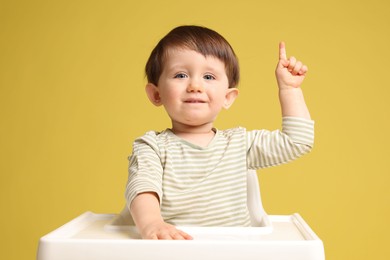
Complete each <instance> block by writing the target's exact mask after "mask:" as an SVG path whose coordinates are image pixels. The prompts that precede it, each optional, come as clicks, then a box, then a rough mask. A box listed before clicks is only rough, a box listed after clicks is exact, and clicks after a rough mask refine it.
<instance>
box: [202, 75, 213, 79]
mask: <svg viewBox="0 0 390 260" xmlns="http://www.w3.org/2000/svg"><path fill="white" fill-rule="evenodd" d="M203 78H204V79H206V80H213V79H215V77H214V76H213V75H211V74H206V75H204V76H203Z"/></svg>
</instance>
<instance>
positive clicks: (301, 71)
mask: <svg viewBox="0 0 390 260" xmlns="http://www.w3.org/2000/svg"><path fill="white" fill-rule="evenodd" d="M308 70H309V69H308V68H307V66H306V65H303V66H302V68H301V70H300V71H299V72H298V75H305V74H306V72H307V71H308Z"/></svg>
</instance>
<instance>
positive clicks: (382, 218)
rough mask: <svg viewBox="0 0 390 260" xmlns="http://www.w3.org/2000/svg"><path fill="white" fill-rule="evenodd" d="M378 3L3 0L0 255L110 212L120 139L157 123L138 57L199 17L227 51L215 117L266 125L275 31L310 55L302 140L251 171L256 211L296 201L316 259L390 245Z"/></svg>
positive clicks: (25, 252) (385, 56) (275, 113)
mask: <svg viewBox="0 0 390 260" xmlns="http://www.w3.org/2000/svg"><path fill="white" fill-rule="evenodd" d="M389 12H390V4H389V2H388V1H385V0H382V1H380V0H370V1H368V0H364V1H342V0H329V1H320V0H312V1H302V0H298V1H284V0H281V1H245V0H243V1H230V2H229V1H226V0H220V1H210V0H199V1H157V0H156V1H149V0H143V1H108V0H107V1H100V0H91V1H85V0H67V1H65V0H64V1H43V0H37V1H27V0H20V1H5V0H2V1H1V2H0V118H1V128H0V131H1V134H0V147H1V149H0V151H1V154H0V158H1V163H0V174H1V177H0V178H1V179H0V185H1V186H0V200H1V204H0V205H1V214H0V223H1V231H0V234H1V235H0V245H1V248H2V249H1V251H0V258H1V259H7V260H12V259H15V260H16V259H18V260H20V259H34V258H35V254H36V249H37V245H38V239H39V238H40V237H41V236H43V235H45V234H47V233H48V232H50V231H52V230H54V229H55V228H57V227H59V226H60V225H62V224H64V223H66V222H68V221H69V220H71V219H73V218H74V217H76V216H78V215H80V214H81V213H83V212H85V211H89V210H90V211H93V212H97V213H117V212H119V211H120V210H121V208H122V206H123V205H124V196H123V192H124V186H125V182H126V179H127V156H128V155H129V154H130V152H131V144H132V141H133V139H134V138H135V137H137V136H140V135H142V134H143V133H144V132H145V131H147V130H151V129H153V130H161V129H164V128H165V127H168V126H169V120H168V118H167V117H166V116H165V112H164V111H163V109H160V108H155V107H153V106H152V105H151V104H150V103H149V101H148V100H147V98H146V95H145V94H144V85H145V79H144V74H143V68H144V64H145V62H146V59H147V57H148V55H149V53H150V51H151V49H152V48H153V47H154V45H155V44H156V43H157V41H158V40H159V39H160V38H161V37H162V36H163V35H165V34H166V33H167V32H168V31H169V30H170V29H172V28H173V27H175V26H178V25H182V24H198V25H204V26H207V27H210V28H213V29H215V30H217V31H218V32H220V33H221V34H222V35H224V36H225V37H226V38H227V39H228V40H229V41H230V43H231V44H232V45H233V47H234V49H235V51H236V53H237V55H238V56H239V59H240V64H241V73H242V81H241V84H240V86H239V88H240V90H241V93H240V97H239V99H238V100H237V101H236V103H235V104H234V105H233V107H232V108H231V109H230V110H229V111H227V112H223V113H222V114H221V115H220V117H219V118H218V120H217V122H216V126H217V127H218V128H221V129H222V128H227V127H233V126H237V125H241V126H245V127H247V128H248V129H253V128H269V129H274V128H278V127H279V126H280V108H279V104H278V99H277V87H276V83H275V78H274V68H275V65H276V62H277V57H278V53H277V52H278V42H279V41H280V40H284V41H286V43H287V52H288V54H289V55H295V56H297V57H298V58H299V59H301V60H303V61H304V62H305V63H307V64H308V66H309V74H308V77H307V79H306V81H305V82H304V85H303V88H304V92H305V96H306V100H307V104H308V106H309V108H310V111H311V114H312V117H313V118H314V119H315V120H316V144H315V149H314V150H313V152H312V153H311V154H309V155H307V156H305V157H304V158H302V159H300V160H298V161H296V162H294V163H291V164H288V165H284V166H280V167H275V168H272V169H267V170H263V171H261V172H259V176H260V181H261V188H262V197H263V200H264V204H265V208H266V210H267V211H268V213H269V214H291V213H293V212H299V213H300V214H301V215H302V216H303V218H304V219H305V220H306V221H307V222H308V223H309V225H310V226H311V227H312V228H313V230H314V231H315V232H316V233H317V234H318V235H319V236H320V238H321V239H322V240H323V242H324V245H325V251H326V256H327V259H331V260H346V259H354V260H359V259H390V249H389V248H390V247H389V235H390V228H389V226H390V225H389V221H390V220H389V219H390V205H389V203H390V191H389V190H390V187H389V181H390V177H389V174H390V167H389V159H388V158H387V157H388V155H389V152H388V149H389V146H390V138H389V131H390V129H389V128H390V127H389V126H390V123H389V109H390V107H389V96H390V95H389V94H390V86H389V81H390V78H389V75H390V74H389V73H390V72H389V71H390V70H389V69H390V65H389V64H390V52H389V46H390V34H389V32H390V31H389V25H390V16H389Z"/></svg>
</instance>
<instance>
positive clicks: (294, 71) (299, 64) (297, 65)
mask: <svg viewBox="0 0 390 260" xmlns="http://www.w3.org/2000/svg"><path fill="white" fill-rule="evenodd" d="M302 66H303V64H302V62H300V61H297V62H296V63H295V66H294V68H293V69H292V71H291V73H292V74H293V75H298V74H299V71H300V70H301V69H302Z"/></svg>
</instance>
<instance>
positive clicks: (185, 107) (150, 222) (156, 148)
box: [126, 26, 314, 239]
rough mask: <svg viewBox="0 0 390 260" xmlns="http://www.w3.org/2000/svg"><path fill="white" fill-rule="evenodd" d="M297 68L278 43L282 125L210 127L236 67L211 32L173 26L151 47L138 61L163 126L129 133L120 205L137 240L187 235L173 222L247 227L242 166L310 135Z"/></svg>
mask: <svg viewBox="0 0 390 260" xmlns="http://www.w3.org/2000/svg"><path fill="white" fill-rule="evenodd" d="M306 72H307V67H306V66H305V65H303V64H302V62H300V61H298V60H296V59H295V58H294V57H290V58H287V56H286V50H285V44H284V43H280V45H279V62H278V65H277V67H276V78H277V83H278V87H279V99H280V104H281V109H282V130H281V131H280V130H275V131H268V130H252V131H247V130H246V129H245V128H242V127H236V128H232V129H227V130H219V129H216V128H214V126H213V124H214V120H215V119H216V117H217V116H218V114H219V112H220V111H221V110H222V109H228V108H229V107H230V106H231V105H232V104H233V102H234V101H235V99H236V98H237V96H238V93H239V91H238V89H237V84H238V82H239V66H238V61H237V57H236V55H235V53H234V51H233V49H232V47H231V46H230V44H229V43H228V42H227V41H226V40H225V39H224V38H223V37H222V36H221V35H220V34H218V33H217V32H215V31H213V30H211V29H208V28H204V27H200V26H180V27H177V28H175V29H173V30H172V31H171V32H169V33H168V34H167V35H166V36H165V37H164V38H162V39H161V40H160V42H159V43H158V44H157V46H156V47H155V48H154V49H153V51H152V53H151V55H150V57H149V60H148V61H147V64H146V75H147V80H148V83H147V85H146V93H147V96H148V98H149V100H150V101H151V102H152V103H153V104H154V105H155V106H164V108H165V110H166V112H167V113H168V115H169V117H170V118H171V121H172V126H171V128H170V129H166V130H164V131H162V132H156V131H150V132H147V133H146V134H145V135H144V136H142V137H140V138H138V139H136V140H135V142H134V144H133V152H132V155H131V156H130V157H129V178H128V182H127V187H126V199H127V206H128V208H129V210H130V213H131V215H132V218H133V220H134V223H135V224H136V226H137V228H138V230H139V232H140V234H141V236H142V237H143V238H145V239H192V237H191V236H190V235H189V234H187V233H185V232H183V231H181V230H179V229H177V228H176V226H180V225H181V226H184V225H186V226H188V225H195V226H250V216H249V212H248V208H247V203H246V202H247V198H246V194H247V193H246V180H247V171H248V169H260V168H265V167H270V166H274V165H279V164H282V163H286V162H289V161H291V160H294V159H296V158H298V157H300V156H302V155H304V154H306V153H308V152H309V151H310V150H311V148H312V146H313V140H314V122H313V121H312V120H311V119H310V114H309V111H308V109H307V107H306V104H305V101H304V98H303V93H302V90H301V88H300V86H301V84H302V82H303V80H304V78H305V75H306Z"/></svg>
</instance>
